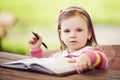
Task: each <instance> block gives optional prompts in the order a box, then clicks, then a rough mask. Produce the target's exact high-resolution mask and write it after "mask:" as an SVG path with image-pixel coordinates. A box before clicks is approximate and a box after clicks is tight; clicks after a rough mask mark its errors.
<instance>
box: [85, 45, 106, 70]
mask: <svg viewBox="0 0 120 80" xmlns="http://www.w3.org/2000/svg"><path fill="white" fill-rule="evenodd" d="M94 52H97V53H98V54H99V55H100V63H99V64H98V65H97V66H96V68H100V69H106V68H107V66H108V59H107V57H106V56H105V54H104V53H103V52H102V49H101V48H99V47H95V48H93V49H90V50H86V51H84V52H83V53H85V54H87V55H88V56H89V58H90V59H91V62H92V64H93V63H95V61H96V55H95V54H94Z"/></svg>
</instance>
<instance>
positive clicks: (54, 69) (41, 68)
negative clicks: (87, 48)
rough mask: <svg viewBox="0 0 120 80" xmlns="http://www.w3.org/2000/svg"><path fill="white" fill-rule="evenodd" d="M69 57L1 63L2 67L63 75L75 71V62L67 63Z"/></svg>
mask: <svg viewBox="0 0 120 80" xmlns="http://www.w3.org/2000/svg"><path fill="white" fill-rule="evenodd" d="M68 59H69V58H57V59H55V58H42V59H39V58H31V59H24V60H18V61H12V62H7V63H3V64H1V65H0V66H1V67H4V68H10V69H17V70H28V71H34V72H41V73H46V74H50V75H57V76H64V75H69V74H73V73H76V67H75V63H69V62H68Z"/></svg>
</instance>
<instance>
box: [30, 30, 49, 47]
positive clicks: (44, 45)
mask: <svg viewBox="0 0 120 80" xmlns="http://www.w3.org/2000/svg"><path fill="white" fill-rule="evenodd" d="M32 33H33V35H34V36H35V37H36V38H37V40H39V36H38V35H37V34H36V33H34V32H33V31H32ZM42 45H43V46H44V47H45V48H46V49H48V47H47V45H46V44H45V43H44V42H42Z"/></svg>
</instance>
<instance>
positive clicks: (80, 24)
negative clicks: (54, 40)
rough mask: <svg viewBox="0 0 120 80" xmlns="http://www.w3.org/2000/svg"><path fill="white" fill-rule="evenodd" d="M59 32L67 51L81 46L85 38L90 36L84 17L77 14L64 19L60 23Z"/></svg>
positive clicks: (75, 49)
mask: <svg viewBox="0 0 120 80" xmlns="http://www.w3.org/2000/svg"><path fill="white" fill-rule="evenodd" d="M60 33H61V40H62V41H63V42H64V44H65V45H66V46H67V48H68V51H69V53H72V52H74V51H77V50H79V49H81V48H83V47H84V46H85V45H86V42H87V39H90V38H91V32H90V30H88V27H87V20H86V18H84V17H81V16H78V15H76V16H73V17H70V18H67V19H64V20H63V21H62V23H61V30H60Z"/></svg>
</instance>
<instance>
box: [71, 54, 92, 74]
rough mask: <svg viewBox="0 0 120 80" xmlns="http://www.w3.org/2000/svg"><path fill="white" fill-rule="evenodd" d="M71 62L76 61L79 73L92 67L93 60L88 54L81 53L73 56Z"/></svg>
mask: <svg viewBox="0 0 120 80" xmlns="http://www.w3.org/2000/svg"><path fill="white" fill-rule="evenodd" d="M69 62H70V63H75V62H76V70H77V72H78V73H82V72H83V71H86V70H90V69H92V65H91V60H90V58H89V56H88V55H87V54H81V55H80V56H79V57H75V58H71V59H70V60H69Z"/></svg>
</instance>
